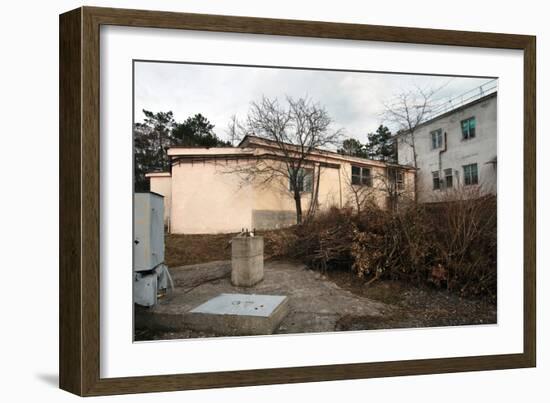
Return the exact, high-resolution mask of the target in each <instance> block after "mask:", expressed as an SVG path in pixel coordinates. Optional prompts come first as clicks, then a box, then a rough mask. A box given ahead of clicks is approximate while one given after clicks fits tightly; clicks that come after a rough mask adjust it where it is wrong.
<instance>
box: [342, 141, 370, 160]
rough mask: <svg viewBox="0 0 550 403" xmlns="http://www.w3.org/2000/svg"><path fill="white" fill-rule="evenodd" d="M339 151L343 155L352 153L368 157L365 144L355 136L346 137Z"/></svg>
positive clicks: (351, 154) (354, 155)
mask: <svg viewBox="0 0 550 403" xmlns="http://www.w3.org/2000/svg"><path fill="white" fill-rule="evenodd" d="M338 153H340V154H342V155H350V156H352V157H360V158H368V154H367V150H366V148H365V145H363V144H361V142H360V141H359V140H357V139H354V138H349V139H346V140H344V141H343V142H342V147H341V148H340V149H338Z"/></svg>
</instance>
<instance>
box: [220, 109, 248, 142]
mask: <svg viewBox="0 0 550 403" xmlns="http://www.w3.org/2000/svg"><path fill="white" fill-rule="evenodd" d="M225 133H226V134H227V137H228V138H229V142H230V143H231V145H232V146H233V147H234V146H235V143H237V142H239V141H241V140H242V139H243V137H244V136H245V135H246V128H245V127H244V126H243V125H242V123H241V122H240V121H239V118H238V117H237V115H231V117H230V118H229V122H228V123H227V128H226V129H225Z"/></svg>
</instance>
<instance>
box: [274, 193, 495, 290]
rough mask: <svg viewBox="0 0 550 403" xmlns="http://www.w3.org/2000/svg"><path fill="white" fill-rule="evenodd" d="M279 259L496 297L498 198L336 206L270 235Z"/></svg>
mask: <svg viewBox="0 0 550 403" xmlns="http://www.w3.org/2000/svg"><path fill="white" fill-rule="evenodd" d="M265 239H266V245H267V246H268V248H269V250H270V251H271V253H272V256H274V257H281V258H292V259H299V260H302V261H304V262H305V263H306V264H308V265H309V266H310V267H311V268H313V269H316V270H320V271H324V272H326V271H328V270H338V269H340V270H341V269H345V270H352V271H353V272H354V273H356V274H357V276H358V278H360V279H363V280H365V281H369V282H372V281H376V280H378V279H384V278H385V279H399V280H405V281H408V282H413V283H415V284H421V283H430V284H434V285H436V286H439V287H444V288H447V289H449V290H452V291H457V292H459V293H460V294H462V295H482V296H487V297H489V298H491V299H495V298H496V200H495V198H494V197H483V198H478V199H474V200H470V199H469V200H460V201H454V202H442V203H437V204H433V205H420V204H416V205H415V204H411V205H409V206H406V207H404V208H402V209H400V210H399V211H388V210H382V209H379V208H376V207H373V206H370V207H369V208H366V209H362V210H361V213H360V214H357V213H355V212H354V211H353V210H352V209H336V208H334V209H331V210H329V211H326V212H323V213H319V214H317V215H316V216H315V217H314V218H312V219H309V220H307V221H306V222H304V223H303V224H302V225H299V226H295V227H292V228H288V229H286V230H283V231H277V232H272V233H268V234H266V236H265Z"/></svg>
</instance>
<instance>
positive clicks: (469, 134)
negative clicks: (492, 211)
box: [396, 87, 497, 202]
mask: <svg viewBox="0 0 550 403" xmlns="http://www.w3.org/2000/svg"><path fill="white" fill-rule="evenodd" d="M396 141H397V155H398V163H399V164H402V165H412V166H414V153H413V146H412V143H413V142H412V139H411V134H410V133H409V132H403V133H400V134H398V135H397V136H396ZM414 145H415V147H414V148H415V149H416V160H417V164H416V165H417V166H416V168H417V189H416V192H417V197H418V201H420V202H432V201H440V200H443V199H446V200H449V199H452V198H453V197H458V195H459V194H465V193H467V194H496V191H497V92H496V87H495V88H494V91H493V92H492V93H489V94H488V95H482V94H480V95H479V96H477V97H475V98H474V99H473V100H471V101H469V102H465V103H463V104H461V105H460V106H457V107H455V108H450V109H449V110H447V111H445V112H443V113H440V114H438V115H436V116H432V117H430V118H429V119H428V120H426V121H425V122H423V123H421V124H420V125H419V126H418V127H417V128H416V130H415V132H414ZM461 190H464V192H459V191H461ZM470 190H472V191H473V192H470Z"/></svg>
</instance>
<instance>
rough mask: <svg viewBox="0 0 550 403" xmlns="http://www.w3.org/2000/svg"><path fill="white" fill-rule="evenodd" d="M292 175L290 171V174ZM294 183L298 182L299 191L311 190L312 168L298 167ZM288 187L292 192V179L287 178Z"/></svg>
mask: <svg viewBox="0 0 550 403" xmlns="http://www.w3.org/2000/svg"><path fill="white" fill-rule="evenodd" d="M290 177H292V172H291V176H290ZM296 183H297V184H298V191H299V192H311V189H312V186H313V169H311V168H300V169H298V171H297V173H296ZM288 188H289V190H290V191H291V192H294V186H293V183H292V180H291V179H290V178H289V182H288Z"/></svg>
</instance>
